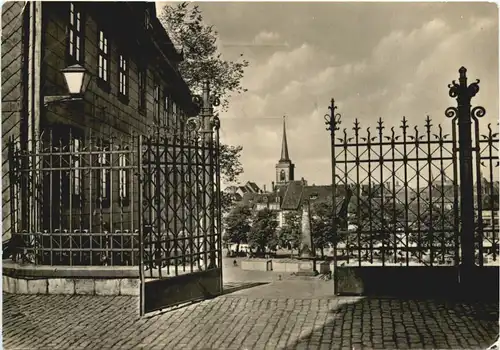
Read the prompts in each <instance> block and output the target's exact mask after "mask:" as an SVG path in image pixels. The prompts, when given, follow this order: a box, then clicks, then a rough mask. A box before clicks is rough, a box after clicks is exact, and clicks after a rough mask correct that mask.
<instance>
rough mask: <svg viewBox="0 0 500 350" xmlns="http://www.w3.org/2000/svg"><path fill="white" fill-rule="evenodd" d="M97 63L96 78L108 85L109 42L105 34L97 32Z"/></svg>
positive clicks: (100, 31)
mask: <svg viewBox="0 0 500 350" xmlns="http://www.w3.org/2000/svg"><path fill="white" fill-rule="evenodd" d="M98 32H99V50H98V57H99V62H98V66H97V74H98V77H99V78H100V79H101V80H102V81H104V82H106V83H108V84H109V41H108V37H107V36H106V34H105V33H104V32H103V31H102V30H99V31H98Z"/></svg>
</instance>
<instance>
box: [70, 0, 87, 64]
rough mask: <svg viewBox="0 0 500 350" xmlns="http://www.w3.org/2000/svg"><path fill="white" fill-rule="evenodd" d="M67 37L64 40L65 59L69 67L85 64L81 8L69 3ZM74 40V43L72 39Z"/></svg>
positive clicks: (83, 20) (83, 21) (83, 25)
mask: <svg viewBox="0 0 500 350" xmlns="http://www.w3.org/2000/svg"><path fill="white" fill-rule="evenodd" d="M68 15H69V21H68V33H67V34H68V37H67V39H66V41H67V43H66V59H67V63H68V64H69V65H71V64H77V63H78V64H81V65H83V64H84V62H85V18H84V13H83V11H82V8H81V6H79V5H78V4H77V3H75V2H70V3H69V10H68ZM73 38H74V42H73V41H72V39H73Z"/></svg>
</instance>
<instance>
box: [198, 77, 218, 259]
mask: <svg viewBox="0 0 500 350" xmlns="http://www.w3.org/2000/svg"><path fill="white" fill-rule="evenodd" d="M201 99H202V101H201V110H200V117H201V119H202V122H201V130H200V133H201V134H202V142H204V143H205V145H206V146H208V147H207V148H206V149H205V154H204V155H203V158H204V159H205V161H204V166H205V167H207V166H208V167H209V168H210V169H209V171H208V174H209V177H210V178H209V180H208V183H207V182H206V181H205V183H204V186H205V189H204V191H205V204H204V205H205V208H204V212H205V218H204V220H203V226H204V232H206V233H207V234H208V235H209V238H208V243H209V250H210V253H209V263H208V269H212V268H215V267H217V262H218V259H217V255H216V253H215V252H216V250H217V249H220V247H218V248H217V247H216V237H215V236H216V234H217V232H216V228H215V223H216V217H215V215H216V213H215V210H214V205H215V204H217V205H219V203H217V198H216V197H217V196H218V194H217V193H215V192H216V191H218V190H219V189H215V188H216V183H215V176H216V174H215V171H214V166H215V165H216V164H215V159H214V158H215V157H214V156H215V155H214V115H213V106H218V105H219V104H220V100H219V99H218V98H217V97H216V96H215V95H210V84H209V82H208V81H205V82H204V83H203V90H202V95H201ZM215 146H217V145H215ZM217 147H218V146H217ZM207 151H208V154H207ZM205 171H206V170H205V169H204V172H205ZM207 184H208V185H209V186H210V187H211V188H210V189H209V190H208V192H207V188H206V187H207ZM208 206H209V208H208V209H207V207H208ZM218 229H219V228H218V227H217V230H218ZM204 239H205V240H206V239H207V237H204ZM221 267H222V266H221Z"/></svg>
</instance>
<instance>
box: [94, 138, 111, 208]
mask: <svg viewBox="0 0 500 350" xmlns="http://www.w3.org/2000/svg"><path fill="white" fill-rule="evenodd" d="M99 151H100V153H99V154H98V156H97V162H98V163H99V167H100V169H99V176H98V182H97V188H98V190H97V194H98V198H99V201H98V205H101V207H102V208H109V204H110V202H109V201H110V197H111V173H110V170H111V169H110V168H109V166H110V162H109V155H110V154H109V152H110V148H109V147H107V146H104V147H101V149H100V150H99Z"/></svg>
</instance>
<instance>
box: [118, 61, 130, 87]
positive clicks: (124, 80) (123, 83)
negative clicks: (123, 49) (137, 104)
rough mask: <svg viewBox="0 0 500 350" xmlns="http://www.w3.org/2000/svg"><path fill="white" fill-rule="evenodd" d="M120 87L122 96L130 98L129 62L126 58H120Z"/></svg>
mask: <svg viewBox="0 0 500 350" xmlns="http://www.w3.org/2000/svg"><path fill="white" fill-rule="evenodd" d="M118 61H119V64H118V85H119V91H120V94H121V95H123V96H128V62H127V59H126V58H125V56H123V55H120V56H119V57H118Z"/></svg>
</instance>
